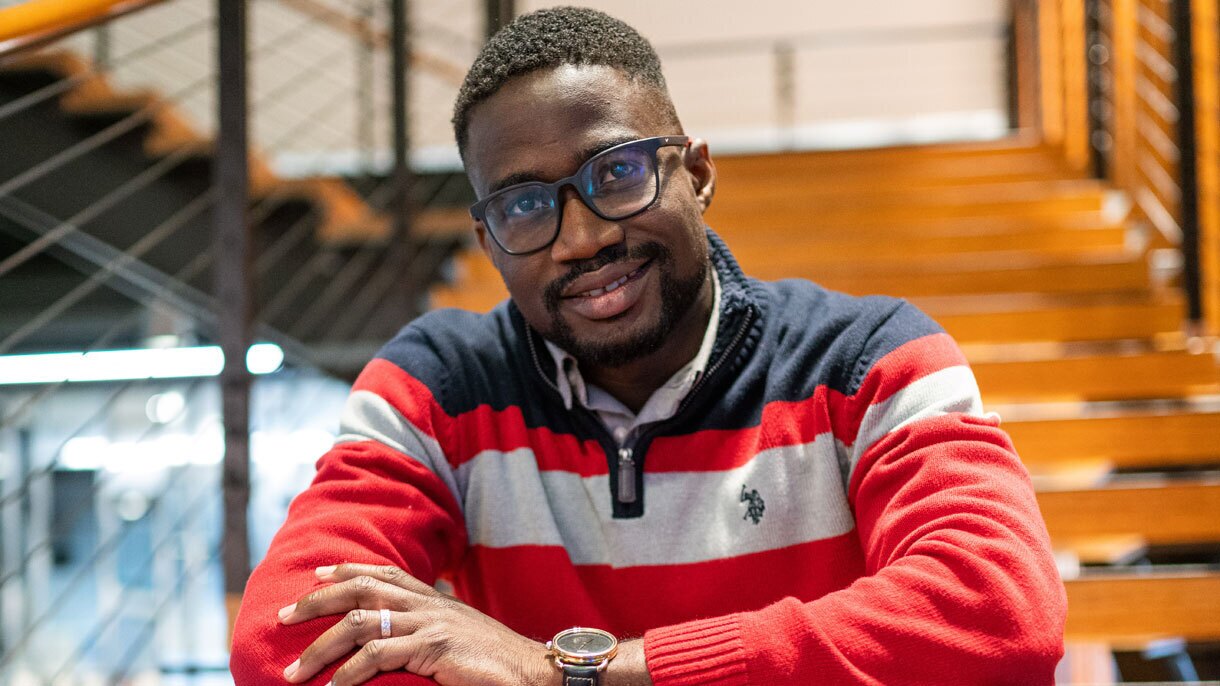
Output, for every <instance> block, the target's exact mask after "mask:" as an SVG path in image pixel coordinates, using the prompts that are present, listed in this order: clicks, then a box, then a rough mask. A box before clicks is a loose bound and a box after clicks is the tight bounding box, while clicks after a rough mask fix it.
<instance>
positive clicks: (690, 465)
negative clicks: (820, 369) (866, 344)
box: [644, 386, 831, 472]
mask: <svg viewBox="0 0 1220 686" xmlns="http://www.w3.org/2000/svg"><path fill="white" fill-rule="evenodd" d="M830 393H831V391H830V390H829V389H828V388H827V387H825V386H818V387H817V389H816V390H815V391H814V393H813V396H812V397H810V398H807V399H805V400H797V401H782V400H777V401H774V402H770V403H767V404H766V406H764V407H763V410H762V424H761V426H765V427H766V430H765V431H764V430H763V429H762V428H761V426H751V427H747V428H744V429H708V430H705V431H698V432H696V433H694V434H690V435H687V436H662V437H659V438H657V439H656V440H654V441H653V443H652V447H651V448H649V450H648V458H647V461H646V462H645V463H644V469H645V470H646V471H648V472H715V471H723V470H728V469H736V468H737V467H741V466H743V465H746V464H748V463H749V462H750V460H752V459H754V456H755V455H757V454H758V453H760V452H762V451H763V450H769V449H771V448H780V447H785V446H793V445H804V444H806V443H812V442H813V441H814V439H816V438H817V437H818V436H820V435H823V434H829V433H830V431H831V426H830V417H829V415H827V414H826V413H825V411H824V410H822V409H821V408H823V407H825V405H826V398H827V396H828V395H829V394H830Z"/></svg>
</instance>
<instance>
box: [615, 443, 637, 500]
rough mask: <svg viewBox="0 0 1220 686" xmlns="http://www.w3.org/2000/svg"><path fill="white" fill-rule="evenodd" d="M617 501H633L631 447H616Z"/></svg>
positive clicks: (632, 457) (633, 458)
mask: <svg viewBox="0 0 1220 686" xmlns="http://www.w3.org/2000/svg"><path fill="white" fill-rule="evenodd" d="M618 501H619V502H620V503H634V502H635V456H634V455H633V454H632V452H631V448H619V449H618Z"/></svg>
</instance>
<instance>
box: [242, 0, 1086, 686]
mask: <svg viewBox="0 0 1220 686" xmlns="http://www.w3.org/2000/svg"><path fill="white" fill-rule="evenodd" d="M455 110H456V111H455V117H454V124H455V129H456V134H457V140H458V145H459V148H460V150H461V151H462V154H463V159H464V160H465V163H466V169H467V172H468V174H469V176H470V180H471V183H472V185H473V186H474V189H475V191H476V192H477V194H478V197H479V201H478V202H477V203H476V204H475V205H474V206H473V207H472V208H471V214H472V216H473V218H474V220H475V230H476V233H477V236H478V240H479V244H480V245H481V246H482V248H483V250H484V251H485V252H486V253H487V255H488V256H489V257H490V258H491V260H492V262H493V263H494V264H495V266H496V268H497V269H498V270H499V271H500V274H501V275H502V276H503V278H504V282H505V284H506V285H507V287H508V290H509V293H510V294H511V299H510V300H509V301H506V302H505V303H502V304H501V305H500V306H498V307H497V308H496V309H495V310H494V311H492V312H491V313H489V314H487V315H476V314H472V313H464V312H458V311H441V312H435V313H432V314H429V315H427V316H424V317H421V318H420V319H418V320H416V321H414V322H412V323H411V324H410V325H408V326H407V327H405V328H404V329H403V330H402V332H401V333H400V334H399V335H398V336H397V337H396V338H395V339H394V340H393V341H391V342H390V343H389V344H387V345H386V347H385V348H384V349H383V350H382V352H381V353H380V354H379V355H378V357H377V358H376V359H374V360H373V361H372V362H371V363H370V364H369V366H368V367H367V369H366V370H365V372H364V373H363V374H362V375H361V376H360V378H359V379H358V380H357V381H356V384H355V386H354V388H353V391H352V395H351V399H350V400H349V403H348V407H347V410H346V411H345V414H344V417H343V422H342V435H341V436H340V437H339V439H338V441H337V443H336V445H335V447H334V448H333V449H332V450H331V451H330V452H329V453H327V454H326V455H325V456H323V458H322V459H321V460H320V461H319V464H318V475H317V478H316V479H315V481H314V483H313V484H312V485H311V486H310V487H309V489H308V490H307V491H306V492H305V493H303V494H302V495H301V496H300V497H298V498H297V499H296V501H294V503H293V505H292V508H291V509H290V511H289V516H288V521H287V522H286V523H285V524H284V527H283V528H282V529H281V531H280V532H279V534H278V535H277V536H276V538H275V540H274V541H273V542H272V545H271V549H270V550H269V552H268V554H267V557H266V559H265V560H264V561H263V563H262V564H260V565H259V567H258V568H257V569H256V570H255V573H254V574H253V576H252V578H251V580H250V584H249V587H248V588H247V591H246V597H245V602H244V603H243V607H242V611H241V614H240V616H239V618H238V623H237V627H236V632H235V637H234V645H233V663H232V668H233V674H234V677H235V679H236V681H237V683H238V684H268V683H284V682H288V683H317V684H324V683H326V682H327V681H331V680H333V683H334V684H337V685H340V686H347V685H349V684H357V683H364V682H370V681H371V682H375V683H383V684H418V683H430V681H429V680H431V681H435V682H437V683H440V684H443V685H445V686H463V685H467V684H479V685H488V686H491V685H500V684H503V685H510V684H513V685H516V684H555V685H559V684H563V685H564V686H594V685H596V684H602V685H606V686H617V685H619V684H650V683H656V684H683V685H685V684H765V685H771V684H810V683H826V684H837V683H867V684H899V683H954V684H968V683H979V684H984V683H985V684H998V683H1020V684H1031V683H1051V681H1052V673H1053V670H1054V667H1055V664H1056V662H1057V661H1058V659H1059V657H1060V655H1061V652H1062V632H1063V620H1064V609H1065V607H1064V605H1065V604H1064V595H1063V588H1062V584H1061V582H1060V581H1059V579H1058V576H1057V574H1056V571H1055V568H1054V565H1053V563H1052V560H1051V556H1050V552H1049V543H1048V540H1047V535H1046V531H1045V527H1044V526H1043V524H1042V522H1041V520H1040V517H1039V515H1038V510H1037V505H1036V502H1035V499H1034V495H1033V491H1032V488H1031V487H1030V484H1029V480H1028V478H1027V477H1026V475H1025V472H1024V470H1023V469H1022V467H1021V465H1020V462H1019V460H1018V459H1017V456H1016V455H1015V453H1014V452H1013V450H1012V446H1011V443H1010V442H1009V441H1008V438H1007V437H1006V436H1005V434H1004V433H1003V432H1002V431H1001V430H1000V429H999V428H998V422H997V420H996V419H995V418H994V417H993V416H989V415H985V414H984V413H983V412H982V410H981V404H980V401H979V397H978V389H977V387H976V385H975V382H974V379H973V376H972V374H971V373H970V370H969V367H968V366H967V365H966V363H965V361H964V359H963V357H962V355H961V353H960V351H959V350H958V349H957V347H956V346H955V345H954V343H953V341H952V340H951V339H950V338H949V337H948V336H947V335H945V334H944V332H943V331H941V330H940V329H939V328H938V327H937V326H936V325H935V324H934V323H933V322H932V321H930V320H929V319H928V318H926V317H925V316H923V315H922V314H920V313H919V312H918V311H917V310H915V309H914V308H913V307H911V306H910V305H908V304H906V303H903V302H901V301H898V300H893V299H888V298H879V297H873V298H853V297H849V296H846V295H842V294H837V293H833V292H830V291H826V290H824V289H822V288H820V287H818V286H817V285H815V284H812V283H809V282H804V281H784V282H779V283H766V282H760V281H757V280H753V279H750V278H748V277H747V276H746V275H744V274H742V272H741V270H740V269H739V268H738V266H737V264H736V262H735V261H734V260H733V257H732V255H731V253H730V252H729V249H728V248H727V247H726V246H725V244H724V243H723V242H722V241H721V240H720V239H719V238H718V237H717V236H716V235H715V234H714V233H713V232H712V231H711V230H710V229H709V228H708V227H706V226H705V224H704V222H703V219H702V217H703V212H704V211H705V210H706V209H707V207H708V205H709V204H710V202H711V200H712V196H713V192H714V189H715V183H716V173H715V168H714V166H713V164H712V161H711V157H710V155H709V153H708V147H707V145H706V143H704V142H703V141H702V140H699V139H697V138H690V137H688V136H687V135H686V134H685V133H684V132H683V129H682V125H681V123H680V121H679V119H678V116H677V114H676V112H675V110H674V107H673V105H672V103H671V101H670V98H669V95H668V93H667V90H666V86H665V81H664V78H663V77H662V75H661V70H660V64H659V61H658V60H657V57H656V54H655V53H654V51H653V50H652V48H651V46H650V45H649V44H648V43H647V41H645V40H644V39H643V38H641V37H640V36H639V35H638V34H637V33H636V32H635V31H634V30H632V29H631V28H630V27H628V26H626V25H624V24H622V23H621V22H619V21H617V20H614V19H612V18H610V17H607V16H606V15H604V14H601V13H598V12H594V11H591V10H585V9H575V8H557V9H553V10H543V11H539V12H535V13H533V14H530V15H526V16H523V17H521V18H519V19H518V20H516V21H515V22H513V23H512V24H511V25H509V26H508V27H506V28H505V29H504V30H503V31H501V32H500V33H498V34H497V35H496V36H495V37H494V38H493V39H492V40H491V41H489V43H488V44H487V46H486V47H485V48H484V49H483V51H482V52H481V54H480V55H479V57H478V58H477V59H476V61H475V63H474V65H473V66H472V67H471V70H470V72H469V74H468V75H467V78H466V82H465V84H464V85H463V87H462V90H461V93H460V94H459V96H458V102H457V105H456V108H455ZM440 580H445V581H447V583H448V584H450V585H451V586H452V589H453V591H454V593H455V596H456V597H450V596H448V595H445V594H442V593H440V592H438V591H436V590H435V588H434V586H435V585H436V584H437V582H438V581H440ZM552 637H553V638H552ZM548 638H551V639H552V640H551V641H550V642H549V643H544V642H545V641H546V640H547V639H548Z"/></svg>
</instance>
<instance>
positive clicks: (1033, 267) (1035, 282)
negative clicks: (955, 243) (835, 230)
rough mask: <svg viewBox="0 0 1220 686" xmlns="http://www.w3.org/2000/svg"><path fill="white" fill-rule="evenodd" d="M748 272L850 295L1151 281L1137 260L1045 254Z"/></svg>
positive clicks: (1131, 288)
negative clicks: (1026, 259)
mask: <svg viewBox="0 0 1220 686" xmlns="http://www.w3.org/2000/svg"><path fill="white" fill-rule="evenodd" d="M742 266H743V268H744V270H745V271H746V273H747V274H750V275H751V276H754V277H757V278H760V279H765V280H772V279H783V278H792V277H796V278H806V279H809V280H811V281H815V282H817V283H819V284H821V285H822V286H825V287H826V288H829V289H831V290H836V291H843V292H846V293H851V294H854V295H869V294H884V295H892V296H896V297H904V298H920V297H927V296H944V295H969V294H979V293H1030V292H1042V293H1099V292H1119V291H1128V292H1139V291H1147V290H1148V289H1149V288H1150V286H1151V281H1150V276H1149V273H1148V268H1147V266H1146V265H1145V264H1144V263H1143V261H1142V260H1127V261H1121V260H1104V261H1102V260H1092V261H1085V260H1063V261H1056V260H1050V259H1047V260H1044V261H1042V262H1041V263H1040V264H1034V263H1026V264H1014V263H1009V264H1003V265H995V266H994V267H991V268H979V267H975V266H972V265H969V264H960V266H957V265H953V264H952V263H951V262H949V261H947V260H946V261H943V262H941V263H939V264H926V263H924V264H918V263H917V264H912V265H908V266H909V267H911V268H910V269H904V270H901V271H899V270H897V269H885V268H884V267H883V266H870V265H860V266H859V267H857V268H854V269H853V268H852V267H850V266H845V265H834V266H828V267H823V266H812V267H808V268H805V269H795V268H792V267H790V266H788V265H783V266H780V267H771V266H769V265H765V264H764V265H746V264H743V265H742Z"/></svg>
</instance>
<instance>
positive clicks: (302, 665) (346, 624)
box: [284, 610, 420, 683]
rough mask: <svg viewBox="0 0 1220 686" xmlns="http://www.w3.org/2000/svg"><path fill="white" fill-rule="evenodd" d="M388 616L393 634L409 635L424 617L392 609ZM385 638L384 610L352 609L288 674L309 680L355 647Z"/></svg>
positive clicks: (289, 678) (302, 656)
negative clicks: (382, 623)
mask: <svg viewBox="0 0 1220 686" xmlns="http://www.w3.org/2000/svg"><path fill="white" fill-rule="evenodd" d="M388 617H389V620H390V631H389V635H390V636H404V635H408V634H411V633H413V632H414V631H415V630H416V629H418V628H419V622H420V618H419V617H417V616H415V615H414V614H412V613H405V612H390V613H388ZM383 638H386V635H385V634H384V633H383V632H382V626H381V612H380V611H378V610H352V611H351V612H348V613H347V614H346V615H344V617H343V619H342V620H340V621H339V622H338V623H336V624H335V625H334V626H332V627H331V628H329V629H327V630H326V631H325V632H324V633H323V634H322V635H321V636H319V637H318V639H317V640H315V641H314V642H313V643H311V644H310V645H309V647H308V648H306V649H305V651H304V652H302V653H301V657H300V659H298V660H297V661H296V662H294V663H293V664H292V665H291V666H290V667H289V668H288V669H286V670H284V674H285V676H286V677H287V678H288V681H290V682H292V683H299V682H302V681H306V680H308V679H309V678H310V677H312V676H314V675H315V674H317V673H318V672H320V671H322V670H323V669H326V667H327V666H328V665H330V664H331V663H332V662H335V661H336V660H338V659H339V658H341V657H343V656H344V655H347V654H348V653H350V652H351V651H352V650H354V649H356V648H358V647H360V646H362V645H365V644H367V643H369V642H370V641H376V640H380V639H383Z"/></svg>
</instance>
